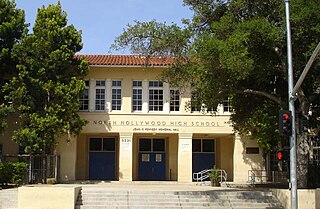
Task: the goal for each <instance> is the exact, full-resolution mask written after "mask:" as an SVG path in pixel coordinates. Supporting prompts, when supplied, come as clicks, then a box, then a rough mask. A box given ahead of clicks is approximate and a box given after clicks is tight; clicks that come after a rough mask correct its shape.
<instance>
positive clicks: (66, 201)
mask: <svg viewBox="0 0 320 209" xmlns="http://www.w3.org/2000/svg"><path fill="white" fill-rule="evenodd" d="M80 189H81V187H80V186H69V185H65V186H48V185H47V186H25V187H19V189H18V208H19V209H62V208H63V209H74V207H75V203H76V201H77V197H78V194H79V191H80Z"/></svg>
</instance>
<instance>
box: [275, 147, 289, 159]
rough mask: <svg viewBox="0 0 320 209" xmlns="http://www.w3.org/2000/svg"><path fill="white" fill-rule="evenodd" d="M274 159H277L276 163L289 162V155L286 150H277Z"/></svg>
mask: <svg viewBox="0 0 320 209" xmlns="http://www.w3.org/2000/svg"><path fill="white" fill-rule="evenodd" d="M276 157H277V160H278V161H287V160H289V153H288V150H282V149H280V150H278V151H277V152H276Z"/></svg>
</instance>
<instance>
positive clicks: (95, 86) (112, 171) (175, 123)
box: [0, 55, 264, 182]
mask: <svg viewBox="0 0 320 209" xmlns="http://www.w3.org/2000/svg"><path fill="white" fill-rule="evenodd" d="M78 56H83V57H84V58H85V59H86V60H87V61H88V62H89V63H90V69H89V74H88V76H87V77H86V78H85V82H86V86H87V87H86V89H85V91H84V94H83V95H82V97H81V98H80V101H81V108H80V115H81V117H83V118H84V119H86V120H87V121H88V124H87V125H86V126H85V127H84V128H83V131H82V133H81V135H80V136H78V137H76V138H68V137H67V136H65V137H60V138H59V139H57V141H58V146H57V148H56V153H57V154H59V155H60V178H61V179H60V180H61V181H70V180H114V181H148V180H151V181H178V182H191V181H193V173H196V172H199V171H202V170H204V169H208V168H212V167H213V165H216V167H217V168H219V169H222V170H225V171H226V173H227V178H228V181H232V182H247V181H248V171H249V170H262V169H264V166H263V158H262V152H261V150H260V149H259V147H258V145H257V144H256V142H255V141H253V140H248V139H246V138H244V137H242V136H240V135H239V134H237V133H235V131H234V130H233V127H232V125H231V123H230V121H229V118H230V106H229V103H228V100H227V99H226V101H225V102H224V103H223V104H221V105H219V106H218V111H217V112H216V113H215V114H212V113H210V112H206V111H203V110H200V111H199V110H196V109H192V108H191V109H190V108H186V104H187V103H188V102H189V101H190V99H191V95H192V94H191V92H190V91H188V90H184V91H180V90H179V89H176V88H171V87H170V86H169V84H167V83H163V82H161V81H159V80H158V75H159V74H160V73H161V72H162V71H163V70H165V69H167V68H168V67H169V66H170V64H171V60H170V59H169V58H166V59H165V58H151V59H150V60H148V62H147V64H148V67H147V68H146V67H145V64H146V58H144V57H141V56H135V55H78ZM14 126H15V123H14V122H12V123H11V124H10V127H11V129H12V127H13V128H14ZM0 151H1V152H2V154H14V153H17V152H18V147H17V145H15V144H14V142H12V141H11V140H10V130H9V131H7V132H6V133H4V134H2V137H1V138H0Z"/></svg>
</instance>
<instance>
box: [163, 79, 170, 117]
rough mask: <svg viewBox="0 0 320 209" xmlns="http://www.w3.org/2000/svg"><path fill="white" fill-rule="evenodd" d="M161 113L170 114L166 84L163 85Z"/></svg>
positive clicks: (168, 91) (168, 93) (168, 90)
mask: <svg viewBox="0 0 320 209" xmlns="http://www.w3.org/2000/svg"><path fill="white" fill-rule="evenodd" d="M163 112H164V113H169V112H170V89H169V84H168V83H163Z"/></svg>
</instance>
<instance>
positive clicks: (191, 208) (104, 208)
mask: <svg viewBox="0 0 320 209" xmlns="http://www.w3.org/2000/svg"><path fill="white" fill-rule="evenodd" d="M75 208H76V209H128V208H130V209H163V208H165V209H209V208H210V209H235V208H234V207H226V206H213V207H207V206H203V207H201V206H195V207H194V206H176V207H173V206H164V205H163V206H155V207H153V206H149V205H139V206H130V207H128V206H127V205H122V206H120V205H119V206H114V207H113V206H102V205H92V206H83V205H81V206H79V205H78V206H76V207H75ZM236 209H283V208H282V207H236Z"/></svg>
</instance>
